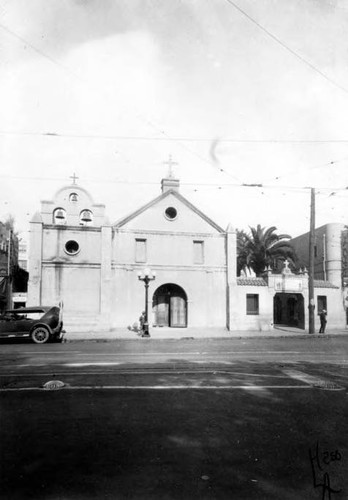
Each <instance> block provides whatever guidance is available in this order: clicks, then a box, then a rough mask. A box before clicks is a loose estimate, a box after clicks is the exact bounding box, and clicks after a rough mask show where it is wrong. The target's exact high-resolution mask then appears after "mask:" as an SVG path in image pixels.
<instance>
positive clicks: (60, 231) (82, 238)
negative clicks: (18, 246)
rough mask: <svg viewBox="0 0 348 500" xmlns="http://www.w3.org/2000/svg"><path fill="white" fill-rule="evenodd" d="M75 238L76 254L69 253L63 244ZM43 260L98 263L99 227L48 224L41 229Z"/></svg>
mask: <svg viewBox="0 0 348 500" xmlns="http://www.w3.org/2000/svg"><path fill="white" fill-rule="evenodd" d="M69 240H75V241H76V242H77V243H78V245H79V251H78V253H77V254H76V255H69V254H68V253H67V252H66V251H65V244H66V243H67V242H68V241H69ZM42 259H43V261H56V260H59V261H60V262H62V261H65V262H73V263H83V262H91V263H96V262H99V263H100V259H101V242H100V229H99V228H81V229H80V228H74V227H69V226H64V227H60V226H50V227H44V230H43V247H42Z"/></svg>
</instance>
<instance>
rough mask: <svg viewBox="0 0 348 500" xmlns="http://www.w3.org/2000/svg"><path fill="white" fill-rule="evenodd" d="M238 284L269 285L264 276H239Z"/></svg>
mask: <svg viewBox="0 0 348 500" xmlns="http://www.w3.org/2000/svg"><path fill="white" fill-rule="evenodd" d="M237 285H240V286H267V282H266V281H265V280H264V279H263V278H237Z"/></svg>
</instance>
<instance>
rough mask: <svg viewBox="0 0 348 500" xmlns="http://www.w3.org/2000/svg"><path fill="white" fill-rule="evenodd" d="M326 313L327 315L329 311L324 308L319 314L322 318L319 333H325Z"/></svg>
mask: <svg viewBox="0 0 348 500" xmlns="http://www.w3.org/2000/svg"><path fill="white" fill-rule="evenodd" d="M326 315H327V312H326V310H325V309H323V310H322V311H321V313H320V314H319V318H320V330H319V333H325V328H326V323H327V319H326Z"/></svg>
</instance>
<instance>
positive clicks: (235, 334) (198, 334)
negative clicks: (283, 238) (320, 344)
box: [64, 327, 348, 342]
mask: <svg viewBox="0 0 348 500" xmlns="http://www.w3.org/2000/svg"><path fill="white" fill-rule="evenodd" d="M150 335H151V336H150V339H153V340H163V339H165V340H168V339H171V340H181V339H182V340H185V339H196V338H197V339H199V338H211V339H218V338H230V339H240V338H285V337H303V338H307V337H311V338H315V337H321V338H322V337H330V336H333V335H335V336H336V335H348V329H335V330H330V328H329V329H328V330H327V332H326V333H325V334H319V333H317V332H316V333H314V334H309V333H308V331H305V330H301V329H299V328H290V327H275V328H274V329H273V330H271V331H267V332H260V331H244V330H238V331H228V330H226V329H225V328H204V327H202V328H192V327H191V328H165V327H164V328H151V329H150ZM64 339H65V341H66V342H75V341H88V340H93V341H109V342H110V341H113V340H136V339H139V341H142V342H144V341H145V342H146V341H147V340H150V339H146V338H142V337H141V336H139V335H137V333H136V332H133V331H129V330H128V329H127V328H116V329H114V330H111V331H104V332H98V331H84V332H70V333H69V331H67V332H66V333H65V335H64Z"/></svg>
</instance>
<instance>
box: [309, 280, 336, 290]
mask: <svg viewBox="0 0 348 500" xmlns="http://www.w3.org/2000/svg"><path fill="white" fill-rule="evenodd" d="M314 287H315V288H339V287H338V286H335V285H332V284H331V283H330V282H329V281H325V280H314Z"/></svg>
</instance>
